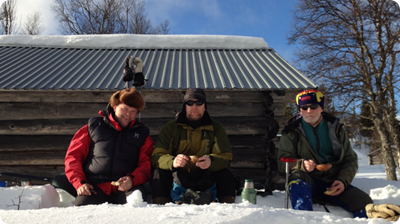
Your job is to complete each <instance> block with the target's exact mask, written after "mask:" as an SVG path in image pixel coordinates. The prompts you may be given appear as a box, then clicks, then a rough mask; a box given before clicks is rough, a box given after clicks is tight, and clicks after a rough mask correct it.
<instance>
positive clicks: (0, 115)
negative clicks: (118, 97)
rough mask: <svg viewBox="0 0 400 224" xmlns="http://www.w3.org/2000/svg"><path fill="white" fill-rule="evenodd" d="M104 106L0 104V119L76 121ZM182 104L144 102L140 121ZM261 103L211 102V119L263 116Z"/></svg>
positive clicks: (167, 115)
mask: <svg viewBox="0 0 400 224" xmlns="http://www.w3.org/2000/svg"><path fill="white" fill-rule="evenodd" d="M106 106H107V104H106V103H0V120H33V119H78V118H90V117H93V116H98V112H99V111H100V110H104V109H105V108H106ZM181 109H182V103H159V104H155V103H153V104H152V103H147V104H146V107H145V109H144V111H143V112H142V113H141V115H140V116H141V117H142V118H174V117H175V115H176V113H178V112H179V111H181ZM263 111H264V107H263V105H262V103H215V104H213V103H210V104H209V105H208V112H209V113H210V115H211V117H230V116H240V117H248V116H263Z"/></svg>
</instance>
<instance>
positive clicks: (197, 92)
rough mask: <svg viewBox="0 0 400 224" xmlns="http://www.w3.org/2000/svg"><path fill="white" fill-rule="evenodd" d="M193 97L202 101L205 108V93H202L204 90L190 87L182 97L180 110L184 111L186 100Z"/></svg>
mask: <svg viewBox="0 0 400 224" xmlns="http://www.w3.org/2000/svg"><path fill="white" fill-rule="evenodd" d="M193 99H196V100H198V101H201V102H204V104H205V108H206V110H207V98H206V94H205V93H204V90H203V89H199V88H190V89H188V90H187V91H186V93H185V96H184V97H183V106H182V111H186V107H185V104H186V102H188V101H189V100H193Z"/></svg>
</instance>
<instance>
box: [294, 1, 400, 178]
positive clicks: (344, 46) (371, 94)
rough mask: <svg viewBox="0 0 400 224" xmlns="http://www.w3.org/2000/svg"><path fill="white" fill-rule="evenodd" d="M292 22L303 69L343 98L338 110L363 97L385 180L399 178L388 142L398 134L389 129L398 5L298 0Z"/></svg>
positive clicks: (399, 39) (399, 40) (399, 32)
mask: <svg viewBox="0 0 400 224" xmlns="http://www.w3.org/2000/svg"><path fill="white" fill-rule="evenodd" d="M293 22H294V23H293V27H292V31H291V33H290V34H289V38H288V39H289V43H291V44H293V43H296V42H298V43H300V44H302V45H303V46H304V47H303V48H302V49H301V50H299V51H297V53H296V55H297V59H298V62H299V63H303V66H302V70H303V71H304V72H305V73H306V74H307V75H308V76H309V77H310V78H312V79H313V80H314V81H315V82H316V83H320V84H321V83H325V86H326V87H327V89H329V90H330V91H331V95H332V96H336V97H341V98H342V99H343V101H342V104H341V105H340V107H341V108H342V110H346V109H347V110H348V109H350V111H353V110H354V108H353V107H359V106H360V105H361V102H362V101H365V102H367V103H368V104H369V105H370V107H371V108H370V114H369V116H366V117H364V118H366V119H370V120H371V121H372V122H373V124H374V128H375V131H376V133H377V134H378V135H379V138H380V141H381V149H382V150H381V152H382V155H383V160H384V162H385V165H386V168H385V169H386V170H385V171H386V175H387V179H388V180H397V177H396V164H395V161H394V158H393V156H392V148H391V146H390V143H391V137H392V136H395V135H396V134H397V135H398V133H396V132H393V131H392V130H395V129H392V128H390V127H391V126H392V124H394V122H393V121H392V119H393V111H395V108H396V104H395V103H396V101H395V99H393V97H394V95H393V94H391V93H392V92H395V91H398V89H396V88H395V86H397V85H398V82H399V59H398V56H399V53H400V13H399V7H398V5H397V4H396V3H395V2H393V1H392V0H299V4H298V5H297V8H296V10H295V11H294V13H293ZM395 138H396V139H397V140H398V137H395ZM397 149H400V148H399V146H398V145H397Z"/></svg>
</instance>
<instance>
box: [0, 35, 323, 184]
mask: <svg viewBox="0 0 400 224" xmlns="http://www.w3.org/2000/svg"><path fill="white" fill-rule="evenodd" d="M128 56H135V57H139V58H141V59H142V60H143V62H144V72H143V73H144V75H145V79H146V80H147V81H146V82H145V84H144V86H143V87H142V89H141V90H140V91H141V94H142V95H143V97H144V99H145V101H146V107H145V109H144V110H143V112H142V113H141V114H140V116H139V118H140V120H141V121H142V122H143V123H145V124H146V125H147V126H148V127H149V128H150V130H151V136H152V138H153V140H154V141H156V140H157V135H158V134H159V132H160V130H161V128H162V126H163V125H164V124H165V123H166V122H168V121H169V120H171V119H173V118H174V116H175V114H176V113H177V112H179V111H180V109H181V108H182V103H183V96H184V94H185V91H186V90H187V89H188V88H194V87H196V88H203V89H204V90H205V92H206V95H207V101H208V111H209V113H210V115H211V117H212V118H213V119H216V120H218V121H220V122H221V123H222V124H223V125H224V126H225V128H226V131H227V134H228V136H229V139H230V143H231V146H232V150H233V154H234V158H233V161H232V163H231V170H232V171H233V173H234V174H235V175H236V176H237V177H239V178H240V180H241V181H242V182H243V181H244V179H247V178H250V179H254V180H255V181H256V182H259V183H262V184H266V185H268V186H270V187H271V188H273V189H283V183H284V179H283V178H282V175H279V174H278V173H277V168H276V151H277V145H278V141H279V134H280V132H281V130H282V129H283V127H284V125H285V123H286V117H285V116H284V105H285V104H287V103H293V102H294V99H295V95H296V94H297V93H298V92H299V91H301V90H304V89H310V88H316V85H315V84H314V83H313V82H312V81H311V80H309V79H308V78H307V77H306V76H304V75H302V74H301V73H300V72H299V71H298V70H297V69H296V68H294V67H293V66H292V65H290V64H289V63H288V62H287V61H286V60H284V59H283V58H282V57H281V56H280V55H279V54H278V53H277V52H276V51H275V50H274V49H273V48H271V47H269V46H268V44H267V43H266V42H265V41H264V39H262V38H257V37H243V36H215V35H84V36H1V37H0V173H13V174H16V175H14V176H13V175H1V176H0V181H8V185H9V186H11V185H19V183H20V181H21V180H24V179H25V180H26V179H27V178H28V179H29V178H30V177H29V176H33V177H35V176H36V177H45V178H47V179H45V180H41V178H38V179H35V178H33V179H30V180H31V183H32V184H44V183H46V180H48V179H51V178H52V177H53V176H54V175H56V174H59V173H62V172H64V157H65V153H66V150H67V149H68V146H69V142H70V140H71V139H72V137H73V135H74V133H75V132H76V131H77V130H78V129H79V128H81V127H82V126H84V125H85V124H86V123H87V121H88V119H89V118H90V117H93V116H99V115H98V111H99V110H102V109H104V108H105V107H106V105H107V103H108V100H109V97H110V96H111V95H112V93H114V92H115V91H118V90H121V89H123V88H125V87H126V85H128V86H131V84H132V83H128V84H126V83H124V82H123V81H122V72H123V64H124V60H125V58H126V57H128ZM18 174H19V175H29V176H28V177H24V176H18ZM31 178H32V177H31Z"/></svg>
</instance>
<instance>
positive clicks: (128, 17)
mask: <svg viewBox="0 0 400 224" xmlns="http://www.w3.org/2000/svg"><path fill="white" fill-rule="evenodd" d="M51 8H52V10H53V12H55V13H56V18H57V19H58V21H59V23H60V27H59V31H60V32H61V33H62V34H115V33H134V34H166V33H168V32H169V28H168V25H169V22H168V20H166V21H165V22H164V23H162V24H161V25H159V26H156V27H153V26H152V24H151V21H150V20H149V19H147V18H146V17H147V14H146V9H145V2H144V0H55V4H54V5H52V6H51Z"/></svg>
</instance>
